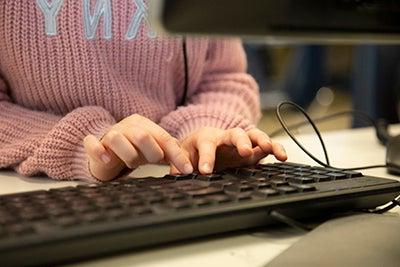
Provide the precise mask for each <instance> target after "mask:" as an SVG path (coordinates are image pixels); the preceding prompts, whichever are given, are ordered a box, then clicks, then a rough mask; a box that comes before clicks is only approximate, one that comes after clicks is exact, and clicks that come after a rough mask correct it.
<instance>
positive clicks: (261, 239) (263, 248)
mask: <svg viewBox="0 0 400 267" xmlns="http://www.w3.org/2000/svg"><path fill="white" fill-rule="evenodd" d="M393 131H394V132H397V133H398V132H400V126H396V127H393ZM323 138H324V140H325V143H326V146H327V149H328V152H329V155H330V160H331V164H332V165H333V166H336V167H357V166H364V165H371V164H383V163H384V161H385V149H384V147H383V146H381V145H380V144H379V143H378V141H377V139H376V137H375V134H374V131H373V130H372V129H370V128H368V129H357V130H345V131H336V132H330V133H324V134H323ZM275 140H277V141H279V142H281V143H282V144H283V145H284V146H285V148H286V150H287V152H288V156H289V161H292V162H298V163H305V164H310V165H316V164H315V163H314V162H313V161H312V160H311V159H310V158H308V157H307V155H305V154H304V152H302V151H301V150H300V149H299V148H298V147H297V145H296V144H294V142H293V141H291V140H290V139H288V138H287V137H280V138H276V139H275ZM300 140H301V143H302V144H303V145H304V146H305V147H307V148H309V149H310V151H312V152H313V153H315V155H316V156H317V157H318V158H321V159H322V158H323V153H322V149H320V145H319V143H318V140H317V138H316V136H315V135H302V136H301V138H300ZM265 161H267V162H273V161H274V160H273V158H272V157H268V158H267V159H266V160H265ZM166 172H167V168H166V167H161V166H144V167H142V168H139V169H138V170H136V171H135V172H134V173H133V174H132V175H133V176H135V177H144V176H150V175H151V176H162V175H163V174H164V173H166ZM363 173H364V174H368V175H374V176H380V177H387V178H393V179H397V180H400V177H396V176H391V175H389V174H387V173H386V170H385V169H383V168H382V169H371V170H365V171H363ZM0 179H1V187H0V194H7V193H13V192H23V191H31V190H38V189H48V188H55V187H63V186H69V185H76V184H79V182H58V181H53V180H50V179H48V178H45V177H38V178H26V177H21V176H19V175H16V174H15V173H13V172H8V171H3V172H0ZM393 212H398V213H400V209H395V210H394V211H393ZM301 236H302V233H300V232H297V231H296V230H293V229H291V228H270V227H266V228H265V231H258V232H254V231H253V232H248V233H241V234H233V235H225V236H220V237H218V238H207V239H200V240H195V241H189V242H181V243H178V244H174V245H169V246H165V247H162V248H153V249H148V250H145V251H140V252H133V253H129V254H124V255H119V256H115V257H110V258H106V259H100V260H93V261H88V262H84V263H80V264H76V265H74V266H110V267H111V266H112V267H114V266H176V267H179V266H185V267H186V266H204V265H210V264H211V265H216V264H218V265H226V266H232V267H234V266H252V267H253V266H264V265H265V264H266V263H267V262H269V261H270V260H271V259H273V258H274V257H275V256H276V255H278V254H279V253H281V252H282V251H283V250H285V249H286V248H288V247H289V246H290V245H292V244H293V243H294V242H296V241H297V240H298V239H299V238H301ZM88 249H90V248H88Z"/></svg>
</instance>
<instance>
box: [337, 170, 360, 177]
mask: <svg viewBox="0 0 400 267" xmlns="http://www.w3.org/2000/svg"><path fill="white" fill-rule="evenodd" d="M342 173H345V174H346V175H347V178H355V177H361V176H363V175H362V173H361V172H357V171H343V172H342Z"/></svg>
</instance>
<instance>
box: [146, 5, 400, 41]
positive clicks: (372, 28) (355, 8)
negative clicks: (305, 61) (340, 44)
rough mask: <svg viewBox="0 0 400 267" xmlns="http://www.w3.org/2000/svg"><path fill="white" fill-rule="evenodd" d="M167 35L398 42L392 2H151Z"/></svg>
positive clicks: (398, 18)
mask: <svg viewBox="0 0 400 267" xmlns="http://www.w3.org/2000/svg"><path fill="white" fill-rule="evenodd" d="M151 2H157V4H154V3H153V9H157V12H156V14H157V17H158V18H157V21H158V22H159V25H161V27H162V28H163V29H164V30H166V31H168V32H172V33H192V34H219V35H220V34H228V35H239V36H248V37H262V38H265V37H271V38H280V39H285V38H286V39H288V40H289V39H297V40H299V39H302V40H313V39H314V40H317V39H320V40H325V41H327V40H328V41H329V40H340V41H346V40H347V41H357V40H358V41H368V40H370V41H373V42H376V41H380V42H398V41H400V1H398V0H164V1H151Z"/></svg>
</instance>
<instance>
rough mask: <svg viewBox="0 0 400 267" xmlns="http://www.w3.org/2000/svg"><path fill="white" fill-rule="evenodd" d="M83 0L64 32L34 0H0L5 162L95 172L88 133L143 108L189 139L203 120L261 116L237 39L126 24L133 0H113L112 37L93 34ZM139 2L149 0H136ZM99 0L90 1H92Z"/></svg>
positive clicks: (60, 175)
mask: <svg viewBox="0 0 400 267" xmlns="http://www.w3.org/2000/svg"><path fill="white" fill-rule="evenodd" d="M47 2H48V3H51V1H47ZM82 2H84V1H83V0H82V1H81V0H64V1H63V4H62V6H61V8H60V11H59V13H58V14H57V17H56V19H57V20H56V22H57V25H56V26H57V27H56V29H57V33H56V35H53V36H49V35H46V32H45V23H44V22H45V18H44V14H43V12H42V11H41V10H40V9H39V7H38V4H37V1H35V0H4V1H0V168H13V169H15V170H16V171H18V172H19V173H21V174H23V175H30V176H32V175H39V174H40V175H42V174H46V175H48V176H50V177H53V178H55V179H63V180H71V179H83V180H92V179H94V178H93V177H91V175H90V173H89V171H88V160H87V157H86V154H85V152H84V149H83V138H84V137H85V136H86V135H88V134H94V135H96V136H98V137H100V136H102V135H103V134H104V133H106V132H107V130H108V129H109V128H110V127H111V126H112V125H113V124H114V123H116V122H118V121H120V120H121V119H123V118H125V117H127V116H129V115H131V114H135V113H138V114H140V115H142V116H145V117H147V118H149V119H151V120H153V121H154V122H156V123H159V124H160V125H161V126H162V127H164V128H165V129H166V130H167V131H169V132H170V133H171V134H172V135H174V136H175V137H177V138H179V139H182V138H184V137H185V136H187V135H188V134H189V133H191V132H193V131H194V130H196V129H199V128H200V127H204V126H212V127H218V128H222V129H228V128H233V127H241V128H243V129H250V128H252V127H254V126H255V124H256V123H257V120H258V119H259V117H260V113H259V99H258V91H257V85H256V83H255V82H254V80H253V79H252V78H251V77H250V76H249V75H248V74H246V73H245V70H246V61H245V54H244V51H243V48H242V45H241V43H240V42H239V41H238V40H228V39H220V40H210V39H207V38H188V39H187V54H188V68H189V73H188V75H189V86H188V97H187V99H186V104H185V106H181V107H178V106H177V104H178V103H180V101H181V99H182V96H183V92H184V89H183V88H184V80H185V73H184V65H183V51H182V39H181V38H179V37H165V36H160V35H159V36H157V37H156V38H150V37H149V34H148V33H149V30H150V29H149V25H148V24H147V23H145V22H146V21H145V20H143V23H142V24H140V28H139V31H138V33H137V35H136V36H135V38H132V40H127V38H126V33H127V29H128V28H129V25H130V22H131V21H132V16H133V14H135V12H136V11H137V10H138V7H137V6H135V1H132V0H121V1H119V0H118V1H111V2H112V38H111V39H105V38H104V30H103V24H104V21H103V20H101V21H100V23H99V24H98V27H97V31H96V36H95V38H94V39H91V40H88V39H87V38H86V37H85V27H84V22H83V19H82V17H83V15H82V14H83V8H82ZM138 2H141V1H138ZM95 3H96V1H95V0H92V1H91V5H92V8H93V6H94V4H95Z"/></svg>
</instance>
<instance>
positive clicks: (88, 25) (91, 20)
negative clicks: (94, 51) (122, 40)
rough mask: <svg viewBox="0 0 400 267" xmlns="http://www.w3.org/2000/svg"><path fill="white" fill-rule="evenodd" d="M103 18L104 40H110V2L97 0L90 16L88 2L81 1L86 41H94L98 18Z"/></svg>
mask: <svg viewBox="0 0 400 267" xmlns="http://www.w3.org/2000/svg"><path fill="white" fill-rule="evenodd" d="M101 16H103V17H104V21H103V24H104V38H105V39H111V38H112V11H111V2H110V0H98V1H97V2H96V6H95V8H94V14H93V15H91V14H90V0H84V1H83V20H84V23H85V35H86V38H87V39H94V38H95V36H96V29H97V26H98V24H99V21H100V17H101Z"/></svg>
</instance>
